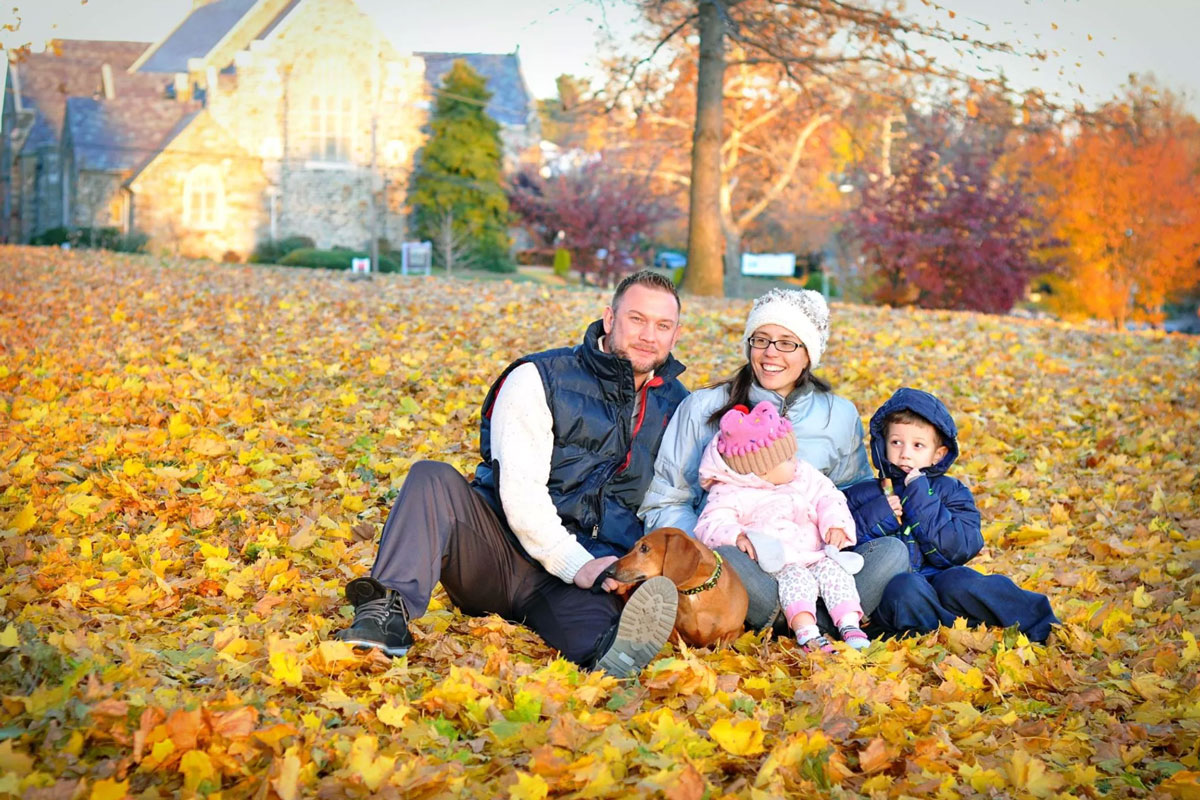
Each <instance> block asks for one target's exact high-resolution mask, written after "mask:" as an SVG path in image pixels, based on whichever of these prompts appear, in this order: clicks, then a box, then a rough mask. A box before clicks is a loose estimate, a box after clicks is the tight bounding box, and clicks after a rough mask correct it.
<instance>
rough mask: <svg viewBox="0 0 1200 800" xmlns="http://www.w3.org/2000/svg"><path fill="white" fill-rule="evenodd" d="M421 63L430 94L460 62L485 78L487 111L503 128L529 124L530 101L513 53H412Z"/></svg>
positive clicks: (519, 63) (515, 55)
mask: <svg viewBox="0 0 1200 800" xmlns="http://www.w3.org/2000/svg"><path fill="white" fill-rule="evenodd" d="M413 55H416V56H420V57H421V58H422V59H423V60H424V61H425V83H427V84H428V85H429V89H430V92H431V93H434V92H436V90H437V89H439V88H440V87H441V85H442V78H443V76H444V75H445V74H446V73H447V72H449V71H450V68H451V67H452V66H454V62H455V61H458V60H459V59H462V60H463V61H466V62H467V64H468V65H469V66H470V67H471V69H473V70H475V71H476V72H478V73H479V74H480V75H482V76H483V77H484V78H486V79H487V90H488V91H489V92H491V93H492V99H491V100H489V101H488V105H487V112H488V114H489V115H490V116H491V118H492V119H494V120H496V121H497V122H499V123H501V124H504V125H525V124H528V122H529V113H530V110H531V106H532V103H531V98H530V94H529V90H528V89H527V88H526V87H525V79H524V78H523V77H522V76H521V62H520V59H518V58H517V54H516V53H414V54H413Z"/></svg>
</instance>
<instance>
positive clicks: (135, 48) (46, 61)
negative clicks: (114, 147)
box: [9, 39, 150, 152]
mask: <svg viewBox="0 0 1200 800" xmlns="http://www.w3.org/2000/svg"><path fill="white" fill-rule="evenodd" d="M149 46H150V45H149V44H147V43H145V42H94V41H85V40H71V39H59V40H55V41H54V42H52V43H51V49H50V50H48V51H47V52H45V53H30V54H29V55H28V56H26V57H25V58H24V59H22V60H21V61H20V62H19V63H17V64H13V65H10V67H9V68H10V69H15V70H17V71H18V72H19V73H20V82H21V102H22V104H23V105H24V106H25V107H26V108H32V109H33V110H34V111H36V112H37V113H36V117H35V121H34V123H33V129H32V130H31V132H30V136H29V138H28V139H26V141H25V145H24V148H29V149H36V148H37V147H41V146H45V145H54V144H57V142H58V133H59V131H61V130H62V122H63V114H64V113H65V112H66V105H67V98H68V97H79V96H83V97H91V96H92V95H95V94H97V93H101V92H102V91H103V86H102V81H101V77H100V67H101V65H102V64H111V65H112V68H113V74H114V76H115V75H117V74H118V73H124V70H125V69H126V68H127V67H128V66H129V65H130V64H132V63H133V62H134V61H135V60H136V59H137V57H138V56H140V55H141V54H142V53H143V52H144V51H145V50H146V48H147V47H149ZM55 50H57V51H58V54H55V52H54V51H55ZM10 85H11V80H10ZM24 148H23V150H22V152H25V149H24Z"/></svg>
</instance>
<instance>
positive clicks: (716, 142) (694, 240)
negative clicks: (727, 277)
mask: <svg viewBox="0 0 1200 800" xmlns="http://www.w3.org/2000/svg"><path fill="white" fill-rule="evenodd" d="M696 83H697V85H696V128H695V130H694V131H693V133H692V184H691V197H690V204H689V208H688V266H687V271H686V272H685V273H684V279H683V287H682V288H683V289H684V291H686V292H687V293H689V294H696V295H705V296H709V297H721V296H722V295H723V294H724V281H723V274H724V270H723V268H722V267H723V265H724V260H725V258H724V257H725V244H724V242H723V241H722V240H723V238H724V237H722V235H721V209H720V196H721V194H720V193H721V133H722V102H723V99H724V97H723V96H724V87H725V21H724V20H723V19H721V11H720V9H719V8H718V7H717V4H716V2H714V0H700V71H699V75H698V78H697V82H696Z"/></svg>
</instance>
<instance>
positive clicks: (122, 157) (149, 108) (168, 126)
mask: <svg viewBox="0 0 1200 800" xmlns="http://www.w3.org/2000/svg"><path fill="white" fill-rule="evenodd" d="M196 109H197V104H196V103H178V102H175V101H173V100H151V99H148V98H146V97H137V96H133V97H124V98H122V97H118V98H116V99H113V100H95V99H92V98H90V97H72V98H70V99H69V100H67V120H66V125H67V130H68V131H69V132H70V137H71V148H72V150H73V152H74V154H75V165H76V167H77V168H78V169H81V170H94V171H99V172H125V171H126V170H132V169H134V168H135V167H137V166H139V165H140V164H142V163H143V162H145V161H146V160H148V159H149V158H151V157H153V156H154V155H155V154H157V153H158V152H159V151H160V150H161V149H162V146H163V144H164V142H165V141H166V140H167V139H168V138H169V137H171V135H172V134H173V132H174V131H175V129H176V128H177V127H178V126H179V124H180V123H181V122H183V121H184V120H186V119H189V118H190V117H191V115H192V114H194V113H195V111H196Z"/></svg>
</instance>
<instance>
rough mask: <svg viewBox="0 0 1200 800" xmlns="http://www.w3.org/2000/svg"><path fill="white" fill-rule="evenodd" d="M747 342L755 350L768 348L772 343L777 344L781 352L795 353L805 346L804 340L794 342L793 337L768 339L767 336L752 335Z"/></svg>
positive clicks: (777, 348)
mask: <svg viewBox="0 0 1200 800" xmlns="http://www.w3.org/2000/svg"><path fill="white" fill-rule="evenodd" d="M746 342H747V343H748V344H749V345H750V346H751V347H753V348H754V349H755V350H766V349H767V348H768V347H770V346H771V345H775V349H776V350H778V351H779V352H781V353H794V352H796V351H797V350H799V349H800V348H801V347H804V342H793V341H792V340H791V339H768V338H767V337H765V336H751V337H750V338H749V339H747V340H746ZM805 349H807V348H805Z"/></svg>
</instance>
